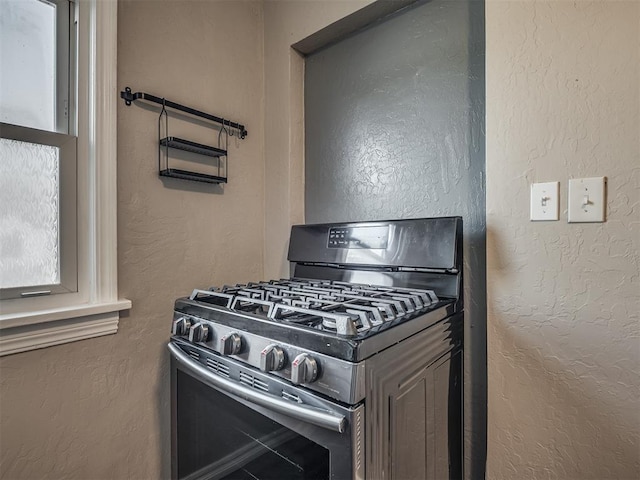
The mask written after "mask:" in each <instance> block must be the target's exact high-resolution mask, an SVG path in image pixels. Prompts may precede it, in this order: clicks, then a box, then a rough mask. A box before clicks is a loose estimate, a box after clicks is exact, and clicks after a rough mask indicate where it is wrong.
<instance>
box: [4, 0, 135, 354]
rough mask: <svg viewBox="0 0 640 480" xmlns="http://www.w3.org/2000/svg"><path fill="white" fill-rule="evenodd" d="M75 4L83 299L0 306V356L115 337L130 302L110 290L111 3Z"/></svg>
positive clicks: (113, 261)
mask: <svg viewBox="0 0 640 480" xmlns="http://www.w3.org/2000/svg"><path fill="white" fill-rule="evenodd" d="M78 4H79V8H80V11H79V15H80V22H79V23H80V25H79V28H80V29H81V31H80V42H79V56H80V57H81V58H82V59H83V60H82V61H81V62H79V64H80V65H81V66H82V65H83V62H85V61H86V65H87V67H88V68H81V69H80V71H79V73H78V75H79V78H81V79H82V75H87V78H86V81H80V82H79V85H80V86H81V88H79V91H78V99H79V100H78V106H79V110H82V113H84V114H85V115H86V117H85V118H88V119H89V121H87V122H82V121H80V122H79V126H78V128H79V131H78V159H80V158H81V156H82V155H87V156H88V158H89V161H88V162H82V164H81V162H80V160H79V169H78V176H77V178H78V218H79V222H78V231H79V242H78V243H79V245H78V258H79V261H78V264H79V270H78V282H79V289H80V285H81V284H82V285H83V288H82V289H83V292H82V293H81V292H79V294H75V295H73V294H69V295H68V298H69V299H68V300H64V297H65V295H57V296H56V297H58V298H53V297H52V298H51V299H49V298H44V297H41V298H32V299H18V300H9V301H6V302H3V305H2V307H0V308H2V311H0V356H2V355H9V354H12V353H18V352H24V351H27V350H33V349H36V348H43V347H48V346H52V345H59V344H62V343H67V342H73V341H77V340H83V339H87V338H93V337H97V336H101V335H108V334H113V333H116V332H117V330H118V322H119V318H120V314H119V312H120V311H122V310H128V309H130V308H131V301H129V300H126V299H118V284H117V281H118V257H117V99H118V91H117V73H116V65H117V18H118V9H117V5H118V3H117V2H115V1H102V0H79V1H78ZM83 39H84V40H83ZM83 70H84V71H83ZM83 80H84V79H83ZM84 99H87V100H86V104H85V100H84ZM82 113H81V114H80V116H79V118H80V119H82V118H83V115H82ZM82 165H88V171H85V170H87V167H83V166H82ZM87 179H88V181H87ZM85 182H86V183H87V185H84V183H85ZM17 302H22V303H20V304H18V303H17ZM24 305H29V308H28V311H25V309H24V307H23V306H24ZM16 306H17V307H16ZM5 307H6V308H5Z"/></svg>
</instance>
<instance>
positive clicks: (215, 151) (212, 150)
mask: <svg viewBox="0 0 640 480" xmlns="http://www.w3.org/2000/svg"><path fill="white" fill-rule="evenodd" d="M160 145H162V146H163V147H169V148H176V149H178V150H184V151H185V152H192V153H197V154H199V155H206V156H207V157H225V156H226V155H227V151H226V150H222V149H221V148H216V147H211V146H209V145H203V144H201V143H196V142H192V141H190V140H185V139H183V138H178V137H166V138H163V139H161V140H160Z"/></svg>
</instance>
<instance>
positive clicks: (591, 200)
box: [568, 177, 607, 223]
mask: <svg viewBox="0 0 640 480" xmlns="http://www.w3.org/2000/svg"><path fill="white" fill-rule="evenodd" d="M606 185H607V179H606V177H592V178H573V179H571V180H569V195H568V197H569V209H568V211H569V218H568V221H569V223H579V222H604V220H605V210H606V206H607V204H606Z"/></svg>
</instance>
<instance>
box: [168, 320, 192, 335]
mask: <svg viewBox="0 0 640 480" xmlns="http://www.w3.org/2000/svg"><path fill="white" fill-rule="evenodd" d="M190 326H191V320H190V319H188V318H187V317H180V318H179V319H177V320H174V321H173V325H172V326H171V333H172V334H173V335H186V334H187V333H189V327H190Z"/></svg>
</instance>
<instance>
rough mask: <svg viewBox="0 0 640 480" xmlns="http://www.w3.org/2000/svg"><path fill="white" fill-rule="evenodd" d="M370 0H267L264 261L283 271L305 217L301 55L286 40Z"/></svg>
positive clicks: (275, 273)
mask: <svg viewBox="0 0 640 480" xmlns="http://www.w3.org/2000/svg"><path fill="white" fill-rule="evenodd" d="M371 1H372V0H325V1H318V0H266V1H265V3H264V22H265V27H264V30H265V37H264V53H265V73H264V75H265V114H266V118H265V204H266V205H267V209H266V216H265V247H264V249H265V254H264V259H265V266H264V273H265V277H267V278H278V277H282V276H288V274H289V267H288V263H287V250H286V249H287V246H288V242H289V232H290V228H291V225H293V224H296V223H302V222H304V105H303V93H304V90H303V88H304V60H303V58H302V57H301V56H300V55H299V54H298V53H297V52H295V51H294V50H293V49H292V48H291V45H293V44H294V43H296V42H298V41H300V40H302V39H303V38H306V37H307V36H309V35H311V34H312V33H315V32H317V31H318V30H320V29H322V28H324V27H326V26H327V25H330V24H331V23H333V22H335V21H336V20H340V19H341V18H343V17H345V16H347V15H349V14H351V13H353V12H355V11H356V10H358V9H360V8H362V7H364V6H365V5H367V4H369V3H371Z"/></svg>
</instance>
